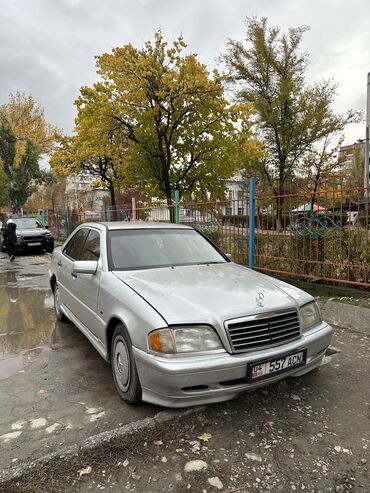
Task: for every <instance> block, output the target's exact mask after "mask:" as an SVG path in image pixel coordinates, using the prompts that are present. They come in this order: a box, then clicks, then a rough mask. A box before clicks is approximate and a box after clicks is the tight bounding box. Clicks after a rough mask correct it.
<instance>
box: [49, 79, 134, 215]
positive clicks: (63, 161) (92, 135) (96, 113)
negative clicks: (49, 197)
mask: <svg viewBox="0 0 370 493" xmlns="http://www.w3.org/2000/svg"><path fill="white" fill-rule="evenodd" d="M75 105H76V107H77V117H76V120H75V122H76V124H75V135H73V136H60V137H59V140H58V146H57V148H56V150H55V152H54V153H53V155H52V158H51V160H50V164H51V166H52V168H53V170H54V171H55V173H56V174H58V175H60V176H68V175H73V174H78V173H80V172H85V173H88V174H90V175H92V176H94V177H95V178H96V180H97V182H98V183H102V184H103V185H104V186H106V187H107V188H108V190H109V192H110V198H111V205H112V208H113V216H114V215H115V207H116V198H115V196H116V190H117V187H118V183H119V180H120V178H121V174H122V172H121V170H122V168H123V164H124V154H125V151H126V144H125V138H124V136H122V135H121V134H119V133H118V132H115V131H114V125H113V124H114V121H113V119H112V117H111V113H112V110H111V103H110V92H109V90H108V89H107V88H106V87H104V86H103V85H102V84H96V85H95V86H94V87H93V88H88V87H82V88H81V91H80V96H79V98H78V99H77V100H76V102H75Z"/></svg>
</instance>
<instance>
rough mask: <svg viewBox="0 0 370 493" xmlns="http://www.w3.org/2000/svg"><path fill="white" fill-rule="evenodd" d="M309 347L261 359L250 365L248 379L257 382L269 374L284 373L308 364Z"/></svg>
mask: <svg viewBox="0 0 370 493" xmlns="http://www.w3.org/2000/svg"><path fill="white" fill-rule="evenodd" d="M306 357H307V349H303V350H302V351H297V352H295V353H290V354H287V355H285V356H281V357H280V358H274V359H269V360H264V361H260V362H258V363H251V364H249V365H248V381H249V382H255V381H257V380H263V379H264V378H268V377H269V376H272V375H276V374H278V373H283V372H285V371H288V370H291V369H292V368H298V367H300V366H304V365H305V364H306Z"/></svg>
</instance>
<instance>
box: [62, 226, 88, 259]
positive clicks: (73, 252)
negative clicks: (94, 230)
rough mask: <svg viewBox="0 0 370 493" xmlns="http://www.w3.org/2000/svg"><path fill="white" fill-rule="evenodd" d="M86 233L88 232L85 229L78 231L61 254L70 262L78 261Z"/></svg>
mask: <svg viewBox="0 0 370 493" xmlns="http://www.w3.org/2000/svg"><path fill="white" fill-rule="evenodd" d="M88 233H89V230H88V229H87V228H82V229H79V230H78V231H77V233H76V234H75V235H74V236H72V238H71V239H70V240H69V242H68V244H67V246H66V247H65V249H64V250H63V253H64V254H65V255H67V256H68V257H70V258H71V259H72V260H80V254H81V251H82V248H83V246H84V244H85V240H86V238H87V235H88Z"/></svg>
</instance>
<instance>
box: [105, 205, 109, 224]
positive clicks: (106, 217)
mask: <svg viewBox="0 0 370 493" xmlns="http://www.w3.org/2000/svg"><path fill="white" fill-rule="evenodd" d="M107 221H108V214H107V204H104V222H105V223H106V222H107Z"/></svg>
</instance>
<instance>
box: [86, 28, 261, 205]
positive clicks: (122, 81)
mask: <svg viewBox="0 0 370 493" xmlns="http://www.w3.org/2000/svg"><path fill="white" fill-rule="evenodd" d="M185 48H186V44H185V42H184V40H183V38H182V37H179V38H178V39H177V40H176V41H174V42H173V43H172V45H169V44H168V43H167V42H166V41H165V40H164V39H163V36H162V33H161V32H160V31H158V32H156V33H155V36H154V40H153V41H148V42H146V43H145V46H144V47H143V48H142V49H138V48H135V47H133V46H132V45H131V44H128V45H125V46H123V47H121V48H115V49H113V50H112V52H111V53H106V54H103V55H101V56H98V57H97V69H98V74H99V75H100V76H101V77H102V82H99V83H98V84H95V85H94V88H93V89H91V91H93V92H98V93H99V94H106V92H107V91H108V93H109V98H108V99H109V105H108V108H109V112H110V117H111V121H112V132H113V134H114V135H115V136H120V137H121V138H122V139H123V140H124V141H125V142H126V145H127V147H126V152H125V157H124V162H125V166H124V169H123V177H124V180H125V183H126V184H127V185H130V186H132V185H135V186H136V187H139V188H140V189H141V190H142V191H144V192H146V194H147V195H151V196H155V197H158V198H165V199H166V201H167V204H168V205H169V206H170V205H171V204H172V201H173V193H174V191H175V190H179V192H180V195H188V196H190V195H193V196H194V195H195V196H196V195H203V196H204V193H205V192H208V193H210V194H211V196H213V197H214V198H224V193H225V188H224V182H225V180H226V179H228V178H229V177H230V176H231V175H232V174H233V173H234V172H235V171H236V170H237V169H238V166H239V165H240V162H241V161H242V153H245V152H247V153H248V152H251V150H253V152H255V141H254V139H253V135H252V132H251V128H250V118H251V115H252V112H253V109H252V106H251V105H250V104H235V105H231V104H229V102H228V101H227V100H226V98H225V96H224V88H223V78H222V76H220V74H219V73H218V72H217V71H214V72H213V73H212V74H210V73H209V71H208V69H207V68H206V66H205V65H203V64H201V63H200V62H199V60H198V58H197V56H196V55H195V54H184V50H185ZM87 95H88V90H87V89H85V94H84V95H82V100H81V98H80V101H84V102H86V100H87Z"/></svg>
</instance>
